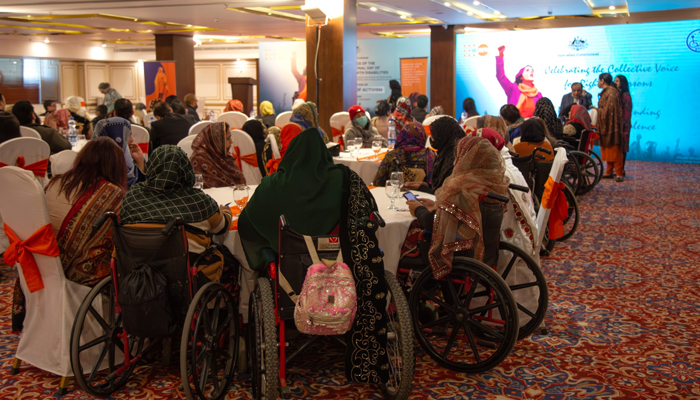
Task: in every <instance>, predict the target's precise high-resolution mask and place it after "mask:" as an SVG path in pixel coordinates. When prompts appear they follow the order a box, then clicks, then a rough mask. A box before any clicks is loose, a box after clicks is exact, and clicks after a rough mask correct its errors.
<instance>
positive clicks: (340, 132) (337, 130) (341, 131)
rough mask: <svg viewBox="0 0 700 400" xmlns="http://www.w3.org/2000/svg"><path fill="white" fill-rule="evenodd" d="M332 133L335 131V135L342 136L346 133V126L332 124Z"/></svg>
mask: <svg viewBox="0 0 700 400" xmlns="http://www.w3.org/2000/svg"><path fill="white" fill-rule="evenodd" d="M331 133H333V137H336V136H342V135H343V134H344V133H345V127H342V128H340V129H338V128H334V127H332V126H331Z"/></svg>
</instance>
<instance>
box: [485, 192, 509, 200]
mask: <svg viewBox="0 0 700 400" xmlns="http://www.w3.org/2000/svg"><path fill="white" fill-rule="evenodd" d="M486 197H488V198H489V199H493V200H498V201H500V202H503V203H508V202H509V201H510V199H509V198H508V197H507V196H502V195H500V194H496V193H491V192H489V194H487V195H486Z"/></svg>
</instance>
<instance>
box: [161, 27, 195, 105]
mask: <svg viewBox="0 0 700 400" xmlns="http://www.w3.org/2000/svg"><path fill="white" fill-rule="evenodd" d="M155 36H156V60H157V61H175V75H176V85H177V97H178V98H179V99H182V98H183V97H185V95H186V94H188V93H195V91H194V41H193V40H192V36H191V35H190V36H187V35H172V34H162V35H155Z"/></svg>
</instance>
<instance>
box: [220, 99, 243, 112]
mask: <svg viewBox="0 0 700 400" xmlns="http://www.w3.org/2000/svg"><path fill="white" fill-rule="evenodd" d="M230 111H238V112H243V103H241V101H240V100H229V101H228V103H227V104H226V108H224V112H230Z"/></svg>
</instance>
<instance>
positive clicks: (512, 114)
mask: <svg viewBox="0 0 700 400" xmlns="http://www.w3.org/2000/svg"><path fill="white" fill-rule="evenodd" d="M501 118H503V121H504V122H505V123H506V126H508V135H510V138H509V140H508V141H509V142H511V143H513V145H515V144H517V143H518V142H519V141H520V126H521V125H522V124H523V123H524V122H525V118H523V117H521V116H520V111H519V110H518V108H517V107H516V106H514V105H512V104H506V105H504V106H503V107H501Z"/></svg>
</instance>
